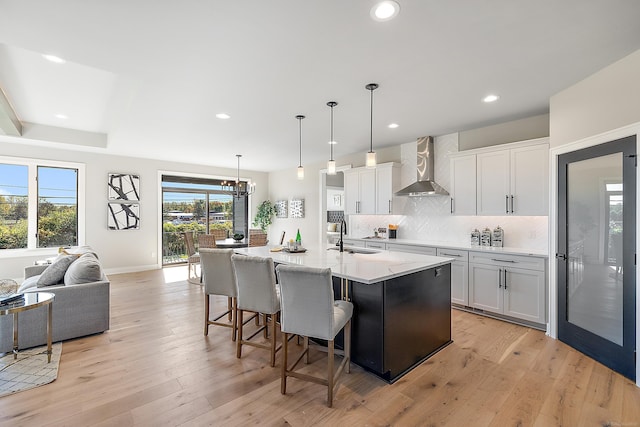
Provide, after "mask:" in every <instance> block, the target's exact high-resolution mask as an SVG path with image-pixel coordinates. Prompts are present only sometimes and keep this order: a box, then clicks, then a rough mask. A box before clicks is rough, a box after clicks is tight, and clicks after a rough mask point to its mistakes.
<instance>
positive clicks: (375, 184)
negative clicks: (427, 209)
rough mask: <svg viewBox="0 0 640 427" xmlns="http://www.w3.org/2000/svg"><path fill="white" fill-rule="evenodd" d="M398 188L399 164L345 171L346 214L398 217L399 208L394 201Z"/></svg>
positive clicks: (383, 164)
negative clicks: (396, 215) (394, 215)
mask: <svg viewBox="0 0 640 427" xmlns="http://www.w3.org/2000/svg"><path fill="white" fill-rule="evenodd" d="M399 185H400V165H399V164H397V163H382V164H379V165H378V166H377V167H376V168H375V169H367V168H364V167H362V168H353V169H349V170H346V171H344V199H345V205H344V210H345V214H365V215H366V214H369V215H371V214H384V215H389V214H400V213H401V209H402V206H401V205H400V203H399V202H398V201H397V200H394V192H395V191H396V190H398V189H399V188H398V186H399Z"/></svg>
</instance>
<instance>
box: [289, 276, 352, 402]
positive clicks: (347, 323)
mask: <svg viewBox="0 0 640 427" xmlns="http://www.w3.org/2000/svg"><path fill="white" fill-rule="evenodd" d="M276 271H277V273H278V283H279V284H280V304H281V313H280V329H281V331H282V349H283V350H282V375H281V380H280V392H281V393H282V394H286V392H287V377H295V378H298V379H301V380H305V381H311V382H314V383H318V384H322V385H326V386H327V387H328V394H327V406H328V407H331V406H332V405H333V394H334V392H335V387H336V385H337V379H338V377H339V376H340V374H341V373H342V371H343V370H345V371H346V372H347V373H349V371H350V363H351V316H352V315H353V304H351V303H350V302H347V301H342V300H338V301H334V299H333V284H332V281H331V269H330V268H310V267H302V266H295V265H284V264H280V265H278V267H277V268H276ZM343 328H344V358H343V359H342V362H341V363H340V365H339V366H338V369H337V370H336V371H335V372H334V342H333V341H334V339H335V337H336V335H338V333H339V332H340V331H341V330H342V329H343ZM291 334H295V335H299V336H303V337H304V344H303V350H302V353H300V355H299V356H298V357H297V359H296V361H295V362H294V363H293V364H292V365H291V367H290V368H289V366H287V347H288V345H287V344H288V341H289V338H290V335H291ZM309 338H318V339H323V340H326V341H327V348H328V351H327V353H328V367H327V378H318V377H314V376H311V375H307V374H303V373H300V372H296V371H294V369H295V367H296V366H297V365H298V363H299V362H300V360H302V358H303V357H304V356H306V360H305V363H309Z"/></svg>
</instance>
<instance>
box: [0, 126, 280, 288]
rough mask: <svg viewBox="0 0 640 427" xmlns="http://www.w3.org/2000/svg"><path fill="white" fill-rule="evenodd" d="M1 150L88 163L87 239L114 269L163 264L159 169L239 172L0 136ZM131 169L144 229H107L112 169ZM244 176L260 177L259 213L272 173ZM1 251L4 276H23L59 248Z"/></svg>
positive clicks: (221, 174) (14, 154)
mask: <svg viewBox="0 0 640 427" xmlns="http://www.w3.org/2000/svg"><path fill="white" fill-rule="evenodd" d="M0 154H2V155H3V156H9V157H27V158H35V159H47V160H60V161H70V162H78V163H84V164H85V165H86V191H87V194H86V239H85V242H86V244H88V245H90V246H92V247H93V248H94V249H95V250H96V252H97V253H98V255H99V256H100V259H101V261H102V263H103V266H104V268H105V270H106V271H107V272H108V273H109V272H112V273H113V272H124V271H139V270H144V269H150V268H157V267H158V265H159V258H158V257H159V256H160V255H161V254H160V255H159V254H158V246H159V231H158V230H159V227H160V224H161V218H160V215H159V210H158V206H159V204H161V199H160V197H161V196H160V195H159V192H158V188H159V184H158V171H159V170H163V171H173V172H176V173H197V174H203V175H210V176H217V177H227V178H233V177H235V176H236V174H237V171H236V170H235V169H225V168H214V167H207V166H202V165H190V164H184V163H174V162H167V161H157V160H149V159H140V158H133V157H122V156H111V155H105V154H102V153H100V152H85V151H71V150H64V149H58V148H47V147H44V146H32V145H26V144H19V143H11V142H5V137H3V136H0ZM109 172H128V173H134V174H137V175H140V190H141V200H140V216H141V220H140V224H141V225H140V229H139V230H131V231H112V230H108V229H107V174H108V173H109ZM240 175H241V177H242V178H250V179H251V180H252V181H254V182H256V183H257V190H256V193H255V194H254V195H253V196H252V199H253V201H252V202H251V206H252V209H253V211H252V212H251V216H250V218H251V219H253V217H254V216H255V207H256V206H257V205H256V203H255V200H261V199H263V198H265V197H266V195H267V194H268V175H267V174H266V173H262V172H248V171H246V172H244V173H243V172H242V170H241V172H240ZM10 252H12V253H9V254H7V253H2V254H0V255H1V257H0V277H12V278H21V277H23V275H24V267H25V266H26V265H29V264H33V261H34V260H36V259H42V258H46V257H49V256H52V254H53V253H55V249H47V250H34V251H20V250H17V251H10Z"/></svg>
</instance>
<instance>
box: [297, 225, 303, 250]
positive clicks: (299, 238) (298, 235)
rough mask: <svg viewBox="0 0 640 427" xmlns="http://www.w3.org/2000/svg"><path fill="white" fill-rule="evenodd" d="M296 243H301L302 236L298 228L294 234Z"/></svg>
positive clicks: (299, 244)
mask: <svg viewBox="0 0 640 427" xmlns="http://www.w3.org/2000/svg"><path fill="white" fill-rule="evenodd" d="M296 243H297V244H298V246H301V245H302V238H301V237H300V229H299V228H298V233H297V234H296Z"/></svg>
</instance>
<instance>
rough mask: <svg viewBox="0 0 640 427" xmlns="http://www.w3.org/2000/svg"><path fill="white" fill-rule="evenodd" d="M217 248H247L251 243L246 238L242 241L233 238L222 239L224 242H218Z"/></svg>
mask: <svg viewBox="0 0 640 427" xmlns="http://www.w3.org/2000/svg"><path fill="white" fill-rule="evenodd" d="M216 246H217V247H218V248H225V249H227V248H232V249H235V248H246V247H248V246H249V242H248V241H247V239H246V238H244V239H242V240H235V239H232V238H227V239H222V240H216Z"/></svg>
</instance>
